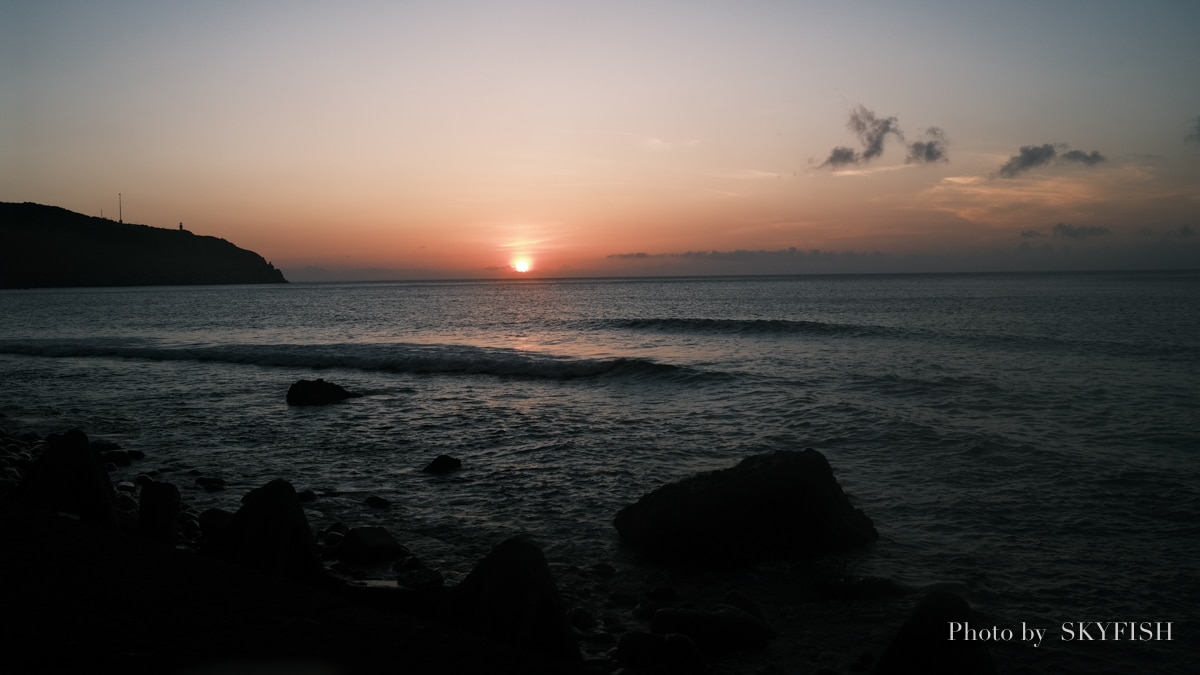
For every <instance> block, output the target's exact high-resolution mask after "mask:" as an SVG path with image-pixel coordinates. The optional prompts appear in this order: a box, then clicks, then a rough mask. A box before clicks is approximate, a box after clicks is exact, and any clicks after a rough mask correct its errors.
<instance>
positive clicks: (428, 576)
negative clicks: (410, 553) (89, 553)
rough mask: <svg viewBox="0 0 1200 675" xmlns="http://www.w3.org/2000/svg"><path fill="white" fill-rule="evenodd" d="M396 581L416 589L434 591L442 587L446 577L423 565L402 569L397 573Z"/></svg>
mask: <svg viewBox="0 0 1200 675" xmlns="http://www.w3.org/2000/svg"><path fill="white" fill-rule="evenodd" d="M396 583H397V584H398V585H400V586H403V587H405V588H409V589H412V590H414V591H432V590H436V589H439V588H441V587H442V584H444V583H445V578H443V577H442V573H441V572H439V571H437V570H432V569H429V568H428V567H423V568H421V569H413V570H404V571H401V572H400V573H399V574H397V575H396Z"/></svg>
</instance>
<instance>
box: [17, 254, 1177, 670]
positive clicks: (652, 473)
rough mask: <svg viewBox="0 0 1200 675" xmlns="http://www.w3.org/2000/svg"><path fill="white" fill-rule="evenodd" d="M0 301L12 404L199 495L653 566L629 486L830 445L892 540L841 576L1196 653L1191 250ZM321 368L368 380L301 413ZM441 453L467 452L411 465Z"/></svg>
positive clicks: (1094, 657)
mask: <svg viewBox="0 0 1200 675" xmlns="http://www.w3.org/2000/svg"><path fill="white" fill-rule="evenodd" d="M0 316H2V317H3V321H2V322H0V376H2V377H3V380H4V386H3V390H2V393H0V413H3V415H4V416H5V417H3V418H0V426H9V425H20V426H21V427H22V428H32V429H36V430H40V431H42V432H49V431H59V430H65V429H68V428H72V427H78V428H81V429H83V430H84V431H86V432H87V433H88V434H89V435H90V436H92V437H93V438H102V439H105V440H111V441H115V442H117V443H120V444H121V445H122V446H124V447H126V448H131V449H139V450H142V451H144V452H145V453H146V455H147V458H146V459H145V460H143V461H142V462H140V463H138V464H136V465H135V466H134V467H132V468H130V469H122V470H120V471H119V472H118V475H117V476H115V477H117V478H130V477H132V476H133V475H135V474H136V473H138V472H140V471H146V470H148V469H158V468H162V469H169V470H171V471H172V473H164V474H163V478H164V479H169V480H172V482H175V483H176V484H177V485H178V486H179V487H180V488H181V489H182V490H183V493H184V500H185V501H186V502H187V503H189V504H191V505H193V506H194V507H196V508H199V509H203V508H207V507H209V506H220V507H223V508H226V509H230V510H234V509H236V508H237V505H238V502H239V500H240V498H241V496H242V495H243V494H245V492H247V491H248V490H250V489H252V488H254V487H257V486H259V485H262V484H263V483H265V482H267V481H269V480H272V479H274V478H278V477H283V478H287V479H288V480H289V481H291V482H292V484H293V485H295V486H296V488H297V489H298V490H303V489H313V490H315V491H316V492H317V493H318V494H321V495H322V497H321V498H319V499H318V500H317V501H315V502H313V503H312V504H310V505H308V507H307V510H308V516H309V519H310V522H312V523H313V525H314V527H315V528H317V529H319V528H321V527H324V526H326V525H328V524H330V523H332V522H336V521H343V522H346V523H348V524H351V525H382V526H385V527H387V528H388V529H389V530H390V531H391V532H392V533H393V534H394V535H396V537H397V538H398V539H399V540H400V541H402V542H404V543H406V544H407V545H408V546H409V547H410V548H412V549H413V550H414V551H415V552H417V553H418V555H420V556H421V557H422V558H423V559H424V560H426V561H427V562H429V563H430V564H432V565H433V566H435V567H438V568H439V569H442V570H443V571H444V572H445V573H446V575H447V577H448V578H450V580H451V581H453V580H456V579H459V578H461V576H462V575H463V574H465V573H466V572H467V571H469V569H470V566H471V565H472V564H473V563H474V562H475V561H477V560H478V559H479V558H480V557H482V555H483V554H485V553H486V552H487V550H488V549H489V548H490V547H491V546H492V545H494V544H495V543H498V542H499V541H500V540H502V539H504V538H506V537H508V536H510V535H513V534H518V533H526V534H529V535H531V536H533V537H534V538H535V539H537V540H538V541H539V542H541V543H542V544H543V546H544V547H545V550H546V553H547V557H548V558H549V559H550V560H551V561H552V562H553V563H555V564H558V565H565V564H576V565H580V566H584V565H589V564H592V563H595V562H600V561H609V562H614V564H617V565H618V567H622V568H624V567H631V566H632V567H636V566H637V565H638V563H637V561H636V559H634V558H633V557H632V556H630V555H629V553H628V552H626V551H623V550H621V548H620V547H619V546H618V543H617V537H616V532H615V530H614V529H613V527H612V524H611V523H612V518H613V516H614V515H615V513H616V511H617V510H618V509H619V508H620V507H622V506H623V505H625V504H627V503H630V502H632V501H635V500H636V499H637V498H638V497H639V496H640V495H642V494H644V493H646V492H648V491H650V490H652V489H654V488H655V487H657V486H659V485H661V484H663V483H665V482H669V481H673V480H677V479H680V478H683V477H686V476H689V475H692V474H694V473H697V472H700V471H706V470H711V469H717V468H724V467H727V466H732V465H733V464H735V463H737V462H738V461H739V460H740V459H742V458H743V457H746V456H748V455H752V454H758V453H765V452H772V451H774V450H779V449H801V448H804V447H813V448H816V449H817V450H819V451H821V452H822V453H824V454H825V456H826V457H827V458H828V459H829V461H830V463H831V465H832V466H833V469H834V472H835V474H836V476H837V478H838V480H839V482H840V483H841V485H842V487H843V488H844V489H845V490H846V492H847V493H848V494H849V495H850V496H851V499H852V500H853V502H854V503H855V505H856V506H858V507H860V508H861V509H862V510H863V511H864V512H866V514H867V515H868V516H870V517H871V518H872V519H873V520H874V522H875V525H876V528H877V529H878V530H879V532H880V537H881V538H880V540H879V542H878V543H877V544H876V545H875V546H874V547H873V548H872V549H871V550H870V551H867V552H865V553H864V554H862V555H861V556H857V557H854V558H852V559H851V560H849V561H848V563H847V564H848V565H849V566H850V568H851V569H852V571H853V572H854V573H855V574H859V575H864V576H874V577H883V578H886V579H890V580H892V581H894V582H896V583H897V584H899V585H901V586H902V587H904V588H906V589H909V590H912V591H920V590H923V589H930V588H950V589H952V590H955V591H956V592H958V593H960V594H961V595H963V596H964V597H965V598H966V599H967V600H968V601H969V602H970V603H971V604H972V606H973V607H975V608H976V609H978V610H980V611H981V612H982V613H983V614H984V615H986V616H987V617H989V618H990V619H992V621H991V623H992V624H994V625H995V626H997V627H999V628H1000V629H1003V628H1011V629H1013V630H1014V631H1016V632H1017V635H1016V637H1014V638H1013V639H1012V640H1000V641H998V642H996V643H994V653H996V654H998V655H999V656H1000V660H1001V663H1002V664H1008V667H1006V668H1004V669H1003V670H1002V672H1129V671H1131V670H1138V671H1153V672H1180V673H1182V672H1194V671H1191V670H1190V669H1191V668H1192V667H1194V666H1193V665H1192V664H1194V662H1195V659H1196V658H1198V655H1197V644H1200V640H1198V639H1197V635H1196V629H1197V628H1198V627H1200V623H1198V621H1197V619H1198V618H1200V617H1198V616H1197V610H1196V608H1197V607H1198V606H1200V574H1198V573H1197V572H1198V571H1200V562H1198V561H1200V517H1198V514H1200V272H1153V273H1064V274H963V275H864V276H820V277H817V276H813V277H804V276H790V277H740V278H723V277H722V278H671V279H598V280H597V279H593V280H538V279H521V280H510V281H459V282H450V281H447V282H395V283H354V284H288V285H269V286H230V287H217V286H208V287H169V288H150V287H139V288H97V289H43V290H14V291H0ZM316 377H321V378H324V379H326V380H329V381H332V382H335V383H338V384H341V385H343V386H345V387H346V388H348V389H350V390H352V391H356V392H360V393H362V394H364V396H363V397H362V398H357V399H352V400H348V401H345V402H342V403H339V404H335V405H330V406H323V407H303V408H301V407H289V406H288V405H286V403H285V401H284V396H285V394H286V392H287V389H288V387H289V386H290V385H291V384H292V383H293V382H295V381H296V380H298V379H313V378H316ZM441 454H446V455H451V456H453V457H456V458H459V459H461V460H462V462H463V470H462V471H460V472H457V473H454V474H450V475H448V476H433V475H429V474H424V473H422V472H421V469H422V468H423V467H424V466H425V464H427V463H428V462H429V461H430V460H432V459H433V458H434V457H436V456H437V455H441ZM188 471H193V472H202V473H205V474H211V475H219V476H221V477H223V478H224V479H225V482H226V486H227V489H226V490H225V491H224V492H206V491H204V490H202V489H201V488H199V487H198V486H195V485H193V484H192V483H191V478H190V477H189V474H188V473H187V472H188ZM369 495H375V496H379V497H383V498H385V499H387V500H389V501H390V502H391V504H392V507H391V508H390V509H372V508H368V507H367V506H365V505H364V504H363V501H364V499H365V498H366V497H367V496H369ZM767 583H768V586H767V587H768V588H770V585H769V584H770V582H769V581H768V582H767ZM775 588H776V591H775V592H777V593H780V594H785V593H787V592H788V591H787V588H788V587H787V585H786V582H785V581H783V580H779V582H778V585H777V586H776V587H775ZM847 611H851V610H847ZM901 618H902V617H901ZM1081 621H1088V622H1110V621H1122V622H1130V621H1132V622H1155V623H1156V624H1161V623H1162V622H1172V626H1171V628H1172V640H1171V641H1165V640H1164V641H1157V640H1156V641H1117V642H1111V641H1100V640H1095V641H1084V640H1082V639H1080V638H1076V639H1074V640H1070V641H1067V640H1065V637H1066V635H1065V633H1064V632H1063V629H1062V625H1063V624H1064V623H1066V622H1072V623H1073V624H1074V623H1077V622H1081ZM1023 624H1024V625H1025V626H1028V627H1040V628H1046V629H1048V634H1049V635H1050V637H1049V638H1048V639H1047V640H1046V641H1045V642H1044V643H1043V644H1042V645H1041V646H1039V647H1033V646H1031V645H1029V644H1026V643H1022V641H1021V640H1020V635H1019V633H1020V628H1021V626H1022V625H1023ZM989 627H990V626H989ZM887 629H888V630H891V629H892V627H887ZM1094 634H1095V631H1094V630H1093V631H1090V632H1089V635H1094ZM1106 669H1107V670H1106Z"/></svg>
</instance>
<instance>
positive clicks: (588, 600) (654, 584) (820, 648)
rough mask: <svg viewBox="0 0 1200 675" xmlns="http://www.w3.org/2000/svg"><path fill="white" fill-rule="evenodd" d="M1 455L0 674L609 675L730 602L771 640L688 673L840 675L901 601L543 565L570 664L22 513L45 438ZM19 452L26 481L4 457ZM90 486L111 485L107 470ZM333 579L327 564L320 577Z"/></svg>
mask: <svg viewBox="0 0 1200 675" xmlns="http://www.w3.org/2000/svg"><path fill="white" fill-rule="evenodd" d="M72 433H77V432H72ZM18 438H20V439H22V440H18ZM47 438H49V437H47ZM0 443H3V444H4V446H5V449H6V451H7V452H6V453H3V454H5V455H6V456H7V457H6V460H5V462H4V464H5V470H6V472H7V476H8V478H7V479H6V481H7V482H6V484H5V486H4V490H2V491H0V532H2V533H3V534H2V536H3V539H4V543H5V545H4V547H3V549H2V551H0V575H3V578H5V579H9V580H11V582H10V589H9V591H8V592H7V593H6V598H5V610H4V611H3V613H2V615H3V617H4V618H3V625H2V626H0V631H2V634H4V635H5V636H6V639H7V640H9V641H10V644H12V645H13V646H14V647H13V648H12V649H10V650H8V652H7V654H6V656H5V663H7V664H8V665H9V666H11V667H14V668H15V672H22V673H24V672H29V673H35V672H68V671H72V670H79V669H81V668H85V667H86V668H96V667H97V666H105V665H107V666H111V667H113V668H119V669H121V670H123V671H126V672H157V673H161V672H179V673H199V674H201V675H207V674H215V673H231V672H238V673H260V672H263V673H265V672H289V673H301V674H303V673H321V674H323V675H337V674H342V675H350V674H359V673H362V674H373V673H384V672H388V673H392V672H396V671H397V670H403V671H404V672H418V673H421V672H429V673H441V672H488V673H509V672H511V673H541V672H545V673H571V672H578V673H610V672H618V671H621V670H622V664H620V663H619V662H618V661H617V660H616V659H615V658H614V656H613V654H614V652H615V650H616V648H617V646H618V642H619V640H620V639H621V638H622V636H624V635H626V634H629V633H639V634H645V632H646V631H648V630H649V628H648V626H649V624H650V615H651V614H653V612H654V611H655V610H656V609H658V608H660V607H679V608H689V609H688V610H687V611H691V610H692V609H694V608H698V607H706V606H711V605H713V604H714V603H720V602H721V601H722V597H724V596H726V595H727V594H733V593H741V594H743V595H745V596H748V597H750V598H753V599H754V600H752V601H751V602H754V603H756V604H760V605H761V606H762V607H763V608H765V612H764V619H765V621H766V622H769V624H770V625H771V626H772V628H773V629H774V630H775V632H776V634H777V635H778V638H777V639H772V640H771V643H770V644H769V645H764V646H762V647H761V648H754V649H732V650H720V651H719V652H715V653H714V652H709V651H708V650H704V651H705V654H704V659H703V662H702V665H699V666H698V668H699V670H689V671H688V672H712V673H724V672H729V673H734V672H738V673H741V672H764V673H766V672H774V670H773V669H776V668H779V667H789V668H790V667H795V666H799V665H804V666H807V667H808V669H811V670H818V669H820V668H824V669H826V670H827V671H828V672H851V671H861V670H863V669H864V668H866V667H869V666H870V664H871V663H872V662H873V661H874V659H875V658H876V657H877V656H878V654H879V652H880V651H881V650H882V648H883V647H884V646H886V644H887V641H888V640H889V639H890V638H891V636H892V635H893V634H894V632H895V629H896V627H897V625H898V621H900V620H902V619H903V616H904V614H905V612H906V611H907V609H909V608H910V607H911V604H912V601H913V599H912V598H907V597H905V598H891V599H886V600H881V601H878V602H876V601H871V602H866V603H860V605H859V606H858V607H857V609H856V610H855V612H854V613H853V615H852V617H847V616H846V611H845V609H846V608H845V607H844V606H842V605H841V604H839V603H837V602H832V603H830V602H825V603H803V604H802V603H800V602H798V601H797V600H796V599H795V598H793V599H791V600H789V601H786V602H782V604H781V601H782V599H781V598H774V597H770V595H769V593H770V591H769V590H768V589H769V588H770V585H771V582H770V581H769V579H771V578H774V577H777V576H779V575H784V576H786V575H787V573H788V572H787V571H785V567H778V566H777V567H775V568H772V566H771V565H770V564H767V565H765V566H762V567H759V568H754V569H744V570H734V571H693V572H680V571H668V570H665V569H661V568H656V567H650V566H646V567H636V568H633V569H630V568H629V567H628V566H627V565H624V564H622V569H621V570H619V571H618V569H617V568H616V567H614V566H613V565H611V564H608V563H593V564H591V565H589V566H587V567H580V566H576V565H569V566H564V565H562V564H561V563H557V564H555V565H553V568H552V569H551V570H550V572H551V574H552V575H553V577H554V582H555V583H556V585H557V589H558V593H559V594H560V595H561V598H562V600H563V602H564V607H569V608H570V609H571V614H570V616H571V623H572V625H573V628H572V631H573V633H574V638H575V639H576V640H577V641H578V644H579V648H580V654H581V657H582V660H580V661H571V660H567V661H563V660H561V659H556V658H553V657H550V656H546V655H545V654H543V653H538V652H535V651H531V650H528V649H522V648H518V647H514V646H512V645H510V644H504V643H502V642H499V641H496V640H492V639H489V638H488V637H485V636H483V635H481V634H479V633H478V632H477V631H472V630H469V629H465V628H463V627H460V626H459V625H456V624H454V623H452V622H448V621H447V620H445V617H444V616H442V615H440V614H438V613H436V612H427V611H422V608H421V607H419V606H417V609H416V611H414V609H413V607H414V605H413V602H412V599H411V597H412V596H409V595H405V594H404V593H403V591H404V589H402V588H399V587H398V586H397V584H396V582H395V581H394V579H395V574H394V573H391V572H388V571H387V568H386V567H385V568H380V567H379V566H375V567H374V568H371V569H359V570H358V572H359V576H358V577H356V578H357V579H358V580H354V579H353V578H344V579H339V580H338V582H337V583H332V584H313V583H306V582H302V581H297V580H290V579H287V578H283V577H281V576H278V575H271V574H264V573H262V572H260V571H258V570H255V569H250V568H247V567H244V566H240V565H235V564H232V563H230V562H228V561H226V560H222V559H218V558H215V557H213V556H210V555H206V554H201V553H199V552H197V551H196V550H194V547H193V546H192V545H190V544H187V543H185V542H180V541H179V540H178V537H176V541H175V543H174V544H172V543H167V542H164V541H155V540H153V539H150V538H146V537H143V536H139V535H138V534H137V533H135V532H134V531H132V530H133V527H132V526H131V525H130V521H129V519H128V517H122V518H118V522H117V523H116V524H98V523H95V522H88V520H89V519H88V518H87V517H81V516H78V515H75V514H71V513H63V512H55V511H52V510H46V509H42V508H36V507H33V506H30V505H27V504H24V503H21V500H20V499H18V498H17V495H18V490H19V488H21V487H22V484H21V483H20V482H17V481H13V480H12V479H13V478H14V477H16V476H17V474H18V473H21V474H28V473H29V471H28V469H29V467H30V466H32V464H33V463H35V462H36V461H37V459H38V457H37V456H36V455H37V454H38V450H44V448H45V446H46V441H45V440H44V439H40V438H37V437H36V436H35V435H34V434H31V433H24V434H21V435H20V436H19V437H18V436H14V435H9V434H5V433H0ZM21 448H24V450H23V452H24V454H25V455H26V456H25V457H24V458H22V460H21V461H22V462H23V463H24V464H25V465H26V466H25V467H24V469H18V468H16V466H15V465H16V464H17V463H18V462H16V461H12V460H13V458H15V457H17V456H18V455H20V454H21V453H20V452H16V451H18V450H21ZM97 457H99V455H98V454H97ZM135 462H138V463H140V460H135ZM109 468H111V467H109ZM104 477H105V479H108V480H110V481H111V479H109V478H108V470H107V469H106V470H105V471H104ZM114 494H119V493H117V492H115V491H114ZM118 511H119V510H118ZM118 515H120V513H118ZM128 515H130V514H128V513H126V514H125V516H128ZM305 526H306V527H307V523H306V524H305ZM312 535H313V537H314V541H315V540H317V538H318V535H317V533H315V532H312ZM334 567H335V566H334V565H331V564H329V563H328V562H327V563H326V570H327V571H328V570H329V569H331V568H334ZM340 571H341V572H343V573H345V572H347V570H346V569H345V568H344V567H343V569H342V570H340ZM389 575H390V579H389V578H388V577H389ZM798 583H799V582H798ZM649 598H654V599H649ZM581 617H582V618H581ZM864 622H865V623H867V624H869V625H872V626H874V627H875V629H874V630H873V632H872V634H871V635H865V636H864V635H862V634H861V631H857V632H852V631H850V630H849V628H850V626H851V625H852V624H853V625H856V626H860V627H861V626H862V625H863V624H864ZM631 672H659V670H658V669H657V668H650V669H648V670H647V669H644V668H635V669H634V670H632V671H631Z"/></svg>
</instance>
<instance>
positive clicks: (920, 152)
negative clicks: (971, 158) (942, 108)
mask: <svg viewBox="0 0 1200 675" xmlns="http://www.w3.org/2000/svg"><path fill="white" fill-rule="evenodd" d="M946 145H947V142H946V134H945V132H943V131H942V130H941V129H939V128H937V127H929V128H928V129H926V130H925V138H924V139H922V140H919V141H913V142H912V143H909V145H908V157H906V158H905V160H904V161H905V162H906V163H908V164H932V163H933V162H948V161H950V158H949V157H946Z"/></svg>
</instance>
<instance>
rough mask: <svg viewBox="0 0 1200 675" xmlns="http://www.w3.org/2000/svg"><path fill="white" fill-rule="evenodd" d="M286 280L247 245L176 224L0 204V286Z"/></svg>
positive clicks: (219, 282)
mask: <svg viewBox="0 0 1200 675" xmlns="http://www.w3.org/2000/svg"><path fill="white" fill-rule="evenodd" d="M279 283H287V280H286V279H284V278H283V272H281V271H280V270H278V269H275V267H274V266H273V265H271V264H270V263H268V262H267V261H266V260H265V259H263V257H262V256H261V255H259V254H257V253H255V252H253V251H247V250H246V249H242V248H238V247H237V246H234V245H233V244H231V243H229V242H228V241H226V240H224V239H219V238H217V237H208V236H199V235H195V234H192V233H191V232H188V231H187V230H185V229H183V228H182V225H181V226H180V229H177V230H176V229H165V228H159V227H149V226H147V225H134V224H130V223H118V222H114V221H112V220H109V219H106V218H96V217H93V216H85V215H83V214H80V213H75V212H73V211H68V210H66V209H63V208H59V207H57V206H44V205H41V204H33V203H30V202H26V203H23V204H15V203H0V288H37V287H62V286H159V285H185V284H279Z"/></svg>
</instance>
